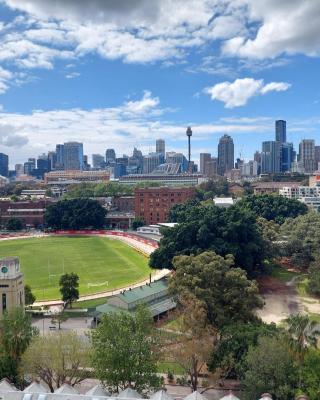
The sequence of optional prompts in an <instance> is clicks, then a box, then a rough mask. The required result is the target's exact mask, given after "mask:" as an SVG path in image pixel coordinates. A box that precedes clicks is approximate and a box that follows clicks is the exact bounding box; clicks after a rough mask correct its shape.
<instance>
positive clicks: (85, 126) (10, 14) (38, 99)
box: [0, 0, 320, 166]
mask: <svg viewBox="0 0 320 400" xmlns="http://www.w3.org/2000/svg"><path fill="white" fill-rule="evenodd" d="M319 20H320V2H319V1H316V0H304V1H301V0H259V1H255V0H232V1H231V0H160V1H159V0H91V1H89V2H88V1H84V0H0V107H1V109H0V152H4V153H6V154H9V157H10V164H11V166H13V165H14V164H15V163H18V162H24V161H25V160H26V159H27V158H28V157H36V156H37V155H39V154H41V153H43V152H47V151H49V150H53V149H54V148H55V144H56V143H62V142H64V141H69V140H78V141H83V142H84V150H85V153H86V154H88V155H89V156H90V155H91V154H92V153H102V154H103V153H104V152H105V149H106V148H108V147H114V148H115V149H116V152H117V154H119V155H121V154H123V153H126V154H131V152H132V148H133V146H137V147H139V148H140V149H141V150H142V151H143V152H145V153H147V152H149V151H152V150H154V147H155V146H154V145H155V139H157V138H160V137H162V138H165V139H166V144H167V150H177V151H184V152H185V153H186V147H187V141H186V137H185V130H186V127H187V126H188V125H191V126H192V128H193V138H192V155H193V158H194V159H195V160H198V159H199V153H200V152H211V153H212V154H213V155H216V149H217V143H218V140H219V137H220V136H221V135H223V134H224V133H228V134H230V135H231V136H232V137H233V138H234V141H235V153H236V156H239V154H240V153H241V154H242V156H243V157H244V158H246V159H250V158H252V156H253V153H254V151H255V150H257V149H260V148H261V142H262V141H263V140H270V139H273V137H274V120H275V119H286V120H287V126H288V140H290V141H293V142H294V143H295V146H296V147H297V145H298V143H299V141H300V140H301V139H302V138H314V139H316V141H317V142H318V144H320V136H319V129H320V113H319V105H320V80H319V71H320V68H319V67H320V58H319V56H320V25H319Z"/></svg>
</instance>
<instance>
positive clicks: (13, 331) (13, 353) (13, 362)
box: [0, 308, 39, 383]
mask: <svg viewBox="0 0 320 400" xmlns="http://www.w3.org/2000/svg"><path fill="white" fill-rule="evenodd" d="M38 333H39V332H38V330H37V329H36V328H33V327H32V324H31V317H30V315H28V314H25V313H24V310H23V308H14V309H13V310H11V311H10V312H6V313H4V315H3V317H2V319H1V321H0V379H2V378H7V379H9V380H11V381H12V382H14V383H18V381H19V370H18V369H19V366H20V361H21V357H22V355H23V353H24V352H25V351H26V349H27V347H28V346H29V344H30V342H31V340H32V338H33V337H35V336H37V335H38Z"/></svg>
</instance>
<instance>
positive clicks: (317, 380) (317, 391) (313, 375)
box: [300, 349, 320, 400]
mask: <svg viewBox="0 0 320 400" xmlns="http://www.w3.org/2000/svg"><path fill="white" fill-rule="evenodd" d="M301 382H302V384H301V388H300V389H301V391H302V392H303V393H305V394H306V395H307V396H308V399H309V400H319V399H320V351H319V350H318V349H308V351H307V353H306V356H305V358H304V362H303V366H302V368H301Z"/></svg>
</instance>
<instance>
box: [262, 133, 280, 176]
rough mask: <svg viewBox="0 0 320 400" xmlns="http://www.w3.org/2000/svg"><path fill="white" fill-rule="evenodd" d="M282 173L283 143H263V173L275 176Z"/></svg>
mask: <svg viewBox="0 0 320 400" xmlns="http://www.w3.org/2000/svg"><path fill="white" fill-rule="evenodd" d="M280 171H281V143H280V142H278V141H272V140H270V141H267V142H262V152H261V173H262V174H274V173H279V172H280Z"/></svg>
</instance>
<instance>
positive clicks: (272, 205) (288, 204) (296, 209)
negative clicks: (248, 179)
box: [236, 194, 308, 224]
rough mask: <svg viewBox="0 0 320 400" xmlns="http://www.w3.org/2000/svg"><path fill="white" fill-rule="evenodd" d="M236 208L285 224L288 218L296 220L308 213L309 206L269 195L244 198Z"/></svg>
mask: <svg viewBox="0 0 320 400" xmlns="http://www.w3.org/2000/svg"><path fill="white" fill-rule="evenodd" d="M236 207H238V208H241V209H243V208H244V209H247V210H249V211H251V212H253V213H254V214H255V215H256V216H257V217H263V218H265V219H267V220H268V221H270V220H272V221H275V222H276V223H277V224H283V223H284V222H285V220H286V219H287V218H296V217H298V216H299V215H303V214H306V213H307V212H308V208H307V206H306V205H305V204H303V203H301V202H300V201H298V200H296V199H288V198H286V197H284V196H277V195H269V194H263V195H259V196H256V195H249V196H246V197H243V198H242V199H241V200H240V201H238V202H237V204H236Z"/></svg>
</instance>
